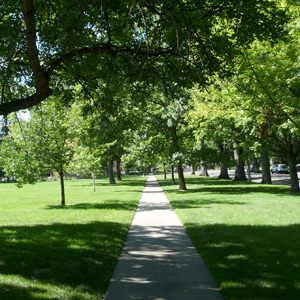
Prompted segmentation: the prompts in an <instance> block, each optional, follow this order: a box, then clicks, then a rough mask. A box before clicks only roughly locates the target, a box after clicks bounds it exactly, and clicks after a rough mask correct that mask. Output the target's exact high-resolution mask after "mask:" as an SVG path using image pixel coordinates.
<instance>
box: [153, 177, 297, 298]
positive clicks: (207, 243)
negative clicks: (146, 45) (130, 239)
mask: <svg viewBox="0 0 300 300" xmlns="http://www.w3.org/2000/svg"><path fill="white" fill-rule="evenodd" d="M157 179H158V181H159V183H160V185H161V187H162V188H163V190H164V191H165V193H166V195H167V197H168V199H169V201H170V203H171V205H172V207H173V208H174V210H175V212H176V213H177V215H178V217H179V218H180V220H181V222H182V223H183V225H184V227H185V228H186V230H187V233H188V234H189V236H190V238H191V239H192V241H193V243H194V244H195V246H196V248H197V250H198V251H199V253H200V255H201V256H202V258H203V259H204V261H205V262H206V264H207V265H208V267H209V270H210V271H211V273H212V274H213V276H214V278H215V279H216V281H217V284H218V285H219V287H220V288H221V291H222V293H223V295H224V296H225V298H226V299H227V300H229V299H230V300H242V299H245V300H246V299H247V300H249V299H251V300H252V299H253V300H254V299H255V300H267V299H268V300H269V299H272V300H274V299H282V300H283V299H300V239H299V236H300V215H299V211H300V197H299V195H298V194H291V193H287V192H288V191H289V187H286V186H276V185H260V184H255V183H252V184H250V183H247V182H232V181H230V180H218V179H216V178H203V177H199V176H187V177H186V183H187V188H188V190H187V191H186V192H182V191H178V186H177V185H176V186H172V185H171V183H170V182H169V180H168V179H167V180H164V179H163V177H162V176H157Z"/></svg>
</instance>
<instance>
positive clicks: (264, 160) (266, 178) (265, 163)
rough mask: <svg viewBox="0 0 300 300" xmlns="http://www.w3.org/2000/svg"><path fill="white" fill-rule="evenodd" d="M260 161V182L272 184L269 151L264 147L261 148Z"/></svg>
mask: <svg viewBox="0 0 300 300" xmlns="http://www.w3.org/2000/svg"><path fill="white" fill-rule="evenodd" d="M260 161H261V174H262V178H261V184H272V179H271V173H270V160H269V152H268V151H267V150H265V149H262V150H261V154H260Z"/></svg>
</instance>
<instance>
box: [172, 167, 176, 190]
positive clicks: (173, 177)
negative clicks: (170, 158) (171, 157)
mask: <svg viewBox="0 0 300 300" xmlns="http://www.w3.org/2000/svg"><path fill="white" fill-rule="evenodd" d="M171 177H172V184H173V185H175V184H176V182H175V176H174V166H173V165H171Z"/></svg>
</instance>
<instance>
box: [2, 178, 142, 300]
mask: <svg viewBox="0 0 300 300" xmlns="http://www.w3.org/2000/svg"><path fill="white" fill-rule="evenodd" d="M107 182H108V179H107V178H106V179H102V180H97V185H96V188H97V191H96V192H95V193H94V192H93V187H92V182H91V180H74V181H66V187H65V188H66V203H67V204H70V205H67V206H65V207H62V206H60V205H58V204H59V203H60V186H59V182H39V183H37V184H36V185H34V186H31V185H27V186H24V188H22V189H17V188H16V186H15V184H13V183H1V184H0V195H1V196H0V199H1V201H0V226H1V227H0V299H1V300H5V299H22V300H25V299H35V300H37V299H38V300H42V299H59V300H62V299H66V300H67V299H68V300H85V299H89V300H95V299H102V298H103V296H104V293H105V291H106V289H107V286H108V283H109V280H110V278H111V275H112V272H113V270H114V268H115V264H116V261H117V258H118V255H119V253H120V250H121V248H122V245H123V242H124V240H125V238H126V235H127V232H128V229H129V226H130V224H131V221H132V218H133V216H134V213H135V209H136V206H137V204H138V202H139V199H140V197H141V193H142V191H143V188H144V185H145V182H146V177H141V176H132V177H131V176H130V177H129V176H127V177H124V178H123V181H122V182H120V183H118V185H109V184H107Z"/></svg>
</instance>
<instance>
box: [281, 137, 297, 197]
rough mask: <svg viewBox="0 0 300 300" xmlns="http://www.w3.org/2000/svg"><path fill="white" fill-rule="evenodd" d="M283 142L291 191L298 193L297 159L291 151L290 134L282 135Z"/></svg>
mask: <svg viewBox="0 0 300 300" xmlns="http://www.w3.org/2000/svg"><path fill="white" fill-rule="evenodd" d="M284 142H285V148H286V152H287V159H288V164H289V168H290V177H291V191H292V192H300V188H299V180H298V174H297V168H296V160H297V158H296V155H295V153H294V150H293V144H292V136H291V134H285V133H284Z"/></svg>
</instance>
